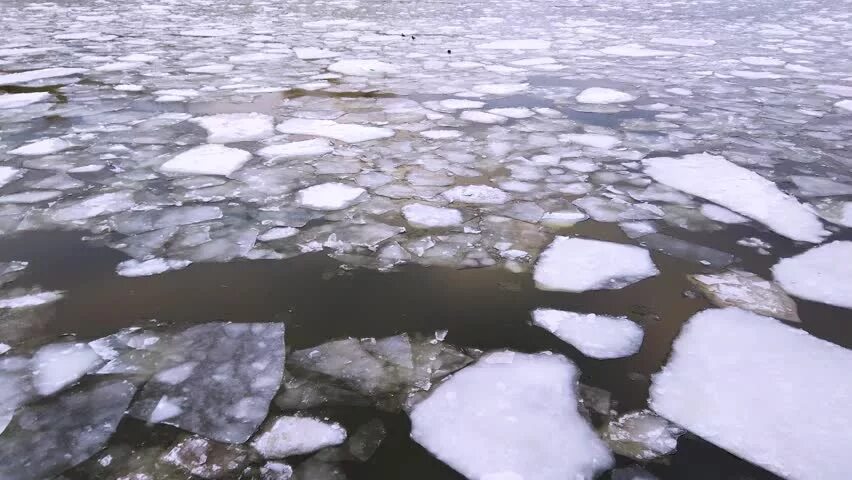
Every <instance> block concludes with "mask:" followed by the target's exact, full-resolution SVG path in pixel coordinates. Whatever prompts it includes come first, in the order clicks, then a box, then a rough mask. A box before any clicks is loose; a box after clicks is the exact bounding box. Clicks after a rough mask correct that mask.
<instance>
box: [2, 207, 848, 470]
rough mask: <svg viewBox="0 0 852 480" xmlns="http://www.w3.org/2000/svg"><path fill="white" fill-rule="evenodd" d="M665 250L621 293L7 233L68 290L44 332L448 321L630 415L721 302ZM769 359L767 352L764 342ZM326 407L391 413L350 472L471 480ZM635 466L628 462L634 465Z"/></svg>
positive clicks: (829, 324)
mask: <svg viewBox="0 0 852 480" xmlns="http://www.w3.org/2000/svg"><path fill="white" fill-rule="evenodd" d="M738 228H743V229H744V230H747V231H743V232H739V231H738ZM570 231H571V232H572V233H577V234H581V235H588V236H592V237H595V238H600V239H604V240H613V241H625V238H624V237H623V234H622V233H621V231H620V230H619V229H618V228H617V227H616V226H615V225H611V224H598V223H593V222H584V223H581V224H579V225H577V226H576V227H574V228H573V229H570ZM679 232H681V233H680V234H679V237H681V238H684V239H686V240H693V241H700V242H701V244H703V245H713V246H714V247H715V248H718V249H720V250H724V251H728V252H731V253H733V254H735V255H736V256H737V257H739V259H740V261H739V263H738V264H736V265H737V266H739V267H741V268H745V269H746V270H749V271H752V272H755V273H758V274H760V275H764V276H767V274H768V268H769V267H770V266H771V265H772V264H774V263H775V261H776V259H777V257H776V255H780V256H787V255H790V254H793V253H796V252H797V251H799V250H802V249H803V248H802V247H797V246H796V245H793V244H792V243H791V242H789V241H785V240H783V239H781V238H777V237H773V238H771V242H772V243H773V245H776V247H775V248H776V250H775V251H774V252H773V253H774V255H772V256H762V255H759V254H757V253H756V252H755V251H754V250H753V249H750V248H746V247H742V246H739V245H736V243H735V241H736V239H738V238H742V237H743V236H744V234H746V233H748V232H751V234H753V233H754V231H753V230H751V229H747V228H746V227H735V228H732V229H728V230H726V231H724V232H714V233H707V232H702V233H700V234H691V235H692V236H694V237H695V238H692V239H690V238H689V236H690V234H688V233H687V234H684V231H683V230H679ZM664 233H670V232H664ZM770 235H771V234H769V233H765V234H764V237H767V238H766V239H769V238H768V237H769V236H770ZM653 256H654V261H655V262H656V263H657V265H658V267H659V268H660V270H661V272H662V273H661V274H660V275H659V276H657V277H653V278H651V279H647V280H645V281H642V282H639V283H637V284H634V285H632V286H629V287H626V288H623V289H620V290H603V291H594V292H586V293H581V294H571V293H562V292H544V291H541V290H538V289H536V288H535V286H534V284H533V282H532V279H531V276H530V275H528V274H513V273H510V272H508V271H506V270H503V269H493V268H486V269H468V270H455V269H449V268H436V267H431V268H426V267H420V266H407V267H404V268H401V269H400V270H399V271H395V272H388V273H380V272H376V271H372V270H364V269H356V270H345V269H341V268H340V265H339V263H338V262H336V261H335V260H333V259H331V258H329V257H327V256H326V255H324V254H322V253H315V254H308V255H302V256H299V257H296V258H293V259H290V260H284V261H236V262H231V263H226V264H194V265H192V266H190V267H189V268H187V269H185V270H182V271H177V272H169V273H165V274H162V275H156V276H152V277H140V278H124V277H118V276H117V275H116V274H115V265H116V263H118V262H120V261H122V260H124V256H123V255H122V254H121V253H119V252H116V251H115V250H111V249H109V248H106V247H99V246H97V245H94V244H93V243H92V242H84V241H82V240H81V238H80V237H79V234H77V233H73V232H39V233H27V234H23V235H17V236H12V237H6V238H4V239H2V240H0V260H12V259H17V260H27V261H29V262H30V267H29V268H28V271H27V273H26V276H25V277H22V278H21V279H20V280H19V282H18V284H19V285H24V286H25V285H28V284H33V285H35V284H40V285H42V286H43V287H44V288H45V289H51V290H52V289H59V290H66V291H67V295H66V297H65V298H64V299H63V300H61V301H60V302H58V303H57V304H56V315H55V318H54V319H53V320H52V321H50V322H49V323H48V324H46V325H45V326H44V328H43V331H41V332H40V333H41V334H43V335H44V337H46V338H54V337H56V336H57V335H62V334H66V333H74V334H76V335H77V336H78V337H79V338H81V339H92V338H96V337H99V336H102V335H106V334H109V333H112V332H114V331H115V330H117V329H119V328H122V327H126V326H133V325H143V326H144V325H146V324H149V322H151V321H152V320H156V321H157V322H158V323H165V324H192V323H201V322H209V321H214V320H226V321H234V322H263V321H272V320H276V321H284V322H285V323H286V325H287V345H288V348H293V349H300V348H306V347H309V346H313V345H316V344H319V343H322V342H325V341H327V340H330V339H334V338H340V337H346V336H354V337H381V336H388V335H393V334H397V333H401V332H423V333H430V332H432V331H434V330H439V329H448V330H449V334H448V336H447V342H449V343H452V344H455V345H460V346H466V347H475V348H479V349H483V350H489V349H498V348H510V349H514V350H518V351H523V352H537V351H542V350H550V351H554V352H558V353H562V354H564V355H566V356H568V357H569V358H571V359H572V360H573V361H574V362H575V363H576V364H577V365H578V366H579V368H580V369H581V371H582V377H581V379H580V381H581V382H582V383H584V384H587V385H591V386H595V387H599V388H603V389H606V390H608V391H609V392H611V393H612V398H613V400H614V402H615V405H614V408H615V409H616V410H618V411H619V412H626V411H630V410H635V409H642V408H644V407H646V398H647V394H648V386H649V382H650V376H651V375H652V374H653V373H655V372H656V371H658V370H659V369H660V367H661V366H662V365H663V364H664V363H665V360H666V358H667V356H668V354H669V350H670V348H671V344H672V341H673V339H674V338H675V337H676V336H677V334H678V332H679V330H680V327H681V325H682V324H683V322H684V321H685V320H687V319H688V318H689V317H690V316H691V315H692V314H694V313H696V312H698V311H700V310H702V309H704V308H707V307H709V306H710V304H709V303H708V302H707V301H706V300H705V299H703V298H702V297H701V296H700V295H698V296H696V295H687V294H686V292H687V291H688V290H690V284H689V283H688V281H687V279H686V276H685V275H686V274H687V273H693V272H700V271H702V268H703V267H702V266H701V265H699V264H695V263H690V262H686V261H683V260H679V259H675V258H672V257H669V256H666V255H663V254H659V253H654V254H653ZM798 304H799V313H800V316H801V318H802V319H803V324H802V327H803V328H805V329H806V330H808V331H809V332H811V333H812V334H814V335H816V336H819V337H822V338H825V339H828V340H830V341H832V342H834V343H837V344H839V345H843V346H847V347H850V346H852V322H849V321H848V320H849V319H848V316H849V315H848V313H847V312H845V311H843V310H842V309H836V308H833V307H829V306H825V305H819V304H814V303H811V302H806V301H799V302H798ZM538 307H553V308H559V309H565V310H575V311H588V312H595V313H602V314H612V315H627V316H629V317H630V318H631V319H633V320H635V321H637V322H638V323H640V324H641V325H642V326H643V327H644V329H645V340H644V343H643V345H642V349H641V350H640V351H639V353H638V354H636V355H634V356H632V357H629V358H624V359H615V360H604V361H600V360H594V359H590V358H587V357H585V356H583V355H582V354H580V353H579V352H578V351H577V350H575V349H574V348H573V347H571V346H570V345H568V344H566V343H563V342H561V341H560V340H558V339H557V338H556V337H555V336H553V335H551V334H550V333H548V332H546V331H545V330H543V329H540V328H536V327H533V326H530V325H529V312H530V311H531V310H533V309H535V308H538ZM755 354H756V355H759V354H760V351H759V345H756V346H755ZM273 408H275V407H274V406H273ZM814 408H815V409H818V408H819V407H818V405H814ZM271 413H273V414H274V413H275V412H274V411H273V412H271ZM316 413H320V414H322V413H331V414H333V416H334V417H335V418H336V419H338V420H340V421H341V422H342V423H343V424H344V425H345V426H357V425H359V424H361V423H363V422H364V421H366V420H368V419H369V418H375V417H377V416H378V417H379V418H382V419H383V420H384V421H385V424H386V425H387V427H388V436H387V438H386V439H385V441H384V443H383V444H382V446H381V448H380V449H379V451H378V452H377V453H376V455H375V456H374V457H373V458H371V459H370V460H369V461H368V462H366V463H364V464H345V466H346V468H347V469H348V470H347V473H348V474H349V475H350V478H353V479H355V480H359V479H376V478H380V479H393V478H410V479H416V480H420V479H423V480H425V479H433V480H434V479H446V480H451V479H461V478H463V477H461V476H460V475H458V474H457V473H455V472H454V471H452V469H450V468H449V467H447V466H446V465H444V464H443V463H441V462H440V461H438V460H437V459H435V458H433V457H432V456H431V455H429V454H428V453H427V452H426V451H425V450H423V449H422V448H421V447H420V446H419V445H417V444H416V443H414V442H413V441H411V440H410V439H409V438H408V432H409V423H408V419H407V417H406V416H405V415H404V414H385V413H377V412H375V411H373V410H367V409H358V408H347V409H334V410H322V411H319V412H316ZM176 434H177V430H176V429H172V428H171V427H165V426H155V427H151V426H146V425H144V424H143V423H142V422H139V421H136V420H133V419H126V420H125V421H124V422H123V424H122V425H121V428H120V430H119V433H118V434H117V436H116V437H115V438H114V440H113V442H116V441H118V442H127V443H130V444H134V445H137V446H142V445H146V444H152V443H154V444H163V442H164V441H167V440H169V439H171V438H173V437H174V436H175V435H176ZM629 463H631V462H630V461H628V460H627V459H624V458H619V464H620V465H623V464H629ZM647 469H648V470H649V471H651V472H653V473H654V474H655V475H657V476H658V477H659V478H661V479H670V480H676V479H677V480H682V479H708V480H709V479H770V478H776V477H775V476H773V475H771V474H769V473H767V472H765V471H763V470H762V469H760V468H758V467H755V466H752V465H750V464H749V463H747V462H744V461H742V460H739V459H738V458H736V457H734V456H732V455H730V454H728V453H727V452H725V451H723V450H721V449H719V448H716V447H714V446H712V445H710V444H708V443H706V442H704V441H702V440H700V439H698V438H697V437H693V436H690V435H688V434H687V435H685V436H683V437H681V440H680V442H679V445H678V451H677V453H676V454H674V455H672V456H669V457H666V458H664V459H663V460H662V461H659V462H657V463H651V464H649V465H648V466H647ZM72 476H73V475H72ZM74 478H85V476H82V477H74ZM604 478H606V477H604Z"/></svg>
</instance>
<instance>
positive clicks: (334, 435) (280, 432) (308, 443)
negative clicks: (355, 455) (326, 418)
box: [251, 416, 346, 459]
mask: <svg viewBox="0 0 852 480" xmlns="http://www.w3.org/2000/svg"><path fill="white" fill-rule="evenodd" d="M344 440H346V430H345V429H344V428H343V427H341V426H340V425H339V424H337V423H326V422H323V421H321V420H317V419H315V418H310V417H288V416H283V417H278V418H276V419H274V420H273V421H272V424H271V425H270V426H269V428H267V429H266V430H264V431H262V432H261V433H260V434H259V435H258V436H257V438H255V439H254V440H253V441H252V443H251V444H252V446H253V447H254V449H255V450H257V451H258V452H260V454H261V455H263V457H264V458H267V459H277V458H286V457H289V456H292V455H304V454H306V453H312V452H315V451H317V450H319V449H321V448H325V447H330V446H333V445H340V444H341V443H343V442H344Z"/></svg>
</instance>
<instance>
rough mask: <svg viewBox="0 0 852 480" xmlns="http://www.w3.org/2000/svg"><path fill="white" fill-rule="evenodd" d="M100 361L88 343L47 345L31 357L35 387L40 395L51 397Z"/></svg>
mask: <svg viewBox="0 0 852 480" xmlns="http://www.w3.org/2000/svg"><path fill="white" fill-rule="evenodd" d="M101 362H102V359H101V357H100V356H99V355H98V354H97V353H95V351H94V350H92V348H91V347H90V346H89V345H87V344H85V343H54V344H50V345H45V346H44V347H41V348H40V349H38V350H37V351H36V352H35V354H34V355H33V358H32V364H33V386H35V389H36V391H37V392H38V393H39V395H51V394H53V393H56V392H58V391H59V390H62V389H63V388H65V387H66V386H68V385H70V384H72V383H74V382H76V381H77V380H78V379H79V378H80V377H82V376H83V375H85V374H86V373H87V372H89V371H91V370H93V369H94V368H95V367H97V366H98V365H100V363H101Z"/></svg>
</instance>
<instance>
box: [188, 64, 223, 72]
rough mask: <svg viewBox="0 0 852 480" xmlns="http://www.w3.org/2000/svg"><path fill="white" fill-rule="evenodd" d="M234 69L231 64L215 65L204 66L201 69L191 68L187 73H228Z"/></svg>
mask: <svg viewBox="0 0 852 480" xmlns="http://www.w3.org/2000/svg"><path fill="white" fill-rule="evenodd" d="M233 69H234V66H233V65H231V64H230V63H213V64H210V65H202V66H200V67H190V68H187V69H186V71H187V72H189V73H210V74H215V73H228V72H230V71H231V70H233Z"/></svg>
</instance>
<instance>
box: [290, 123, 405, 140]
mask: <svg viewBox="0 0 852 480" xmlns="http://www.w3.org/2000/svg"><path fill="white" fill-rule="evenodd" d="M275 128H276V129H277V130H278V131H279V132H281V133H292V134H297V135H315V136H318V137H328V138H333V139H335V140H340V141H341V142H346V143H360V142H367V141H370V140H378V139H382V138H388V137H392V136H393V135H394V131H393V130H391V129H389V128H380V127H370V126H364V125H356V124H354V123H337V122H335V121H333V120H314V119H307V118H291V119H290V120H285V121H284V122H282V123H280V124H278V126H277V127H275Z"/></svg>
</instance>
